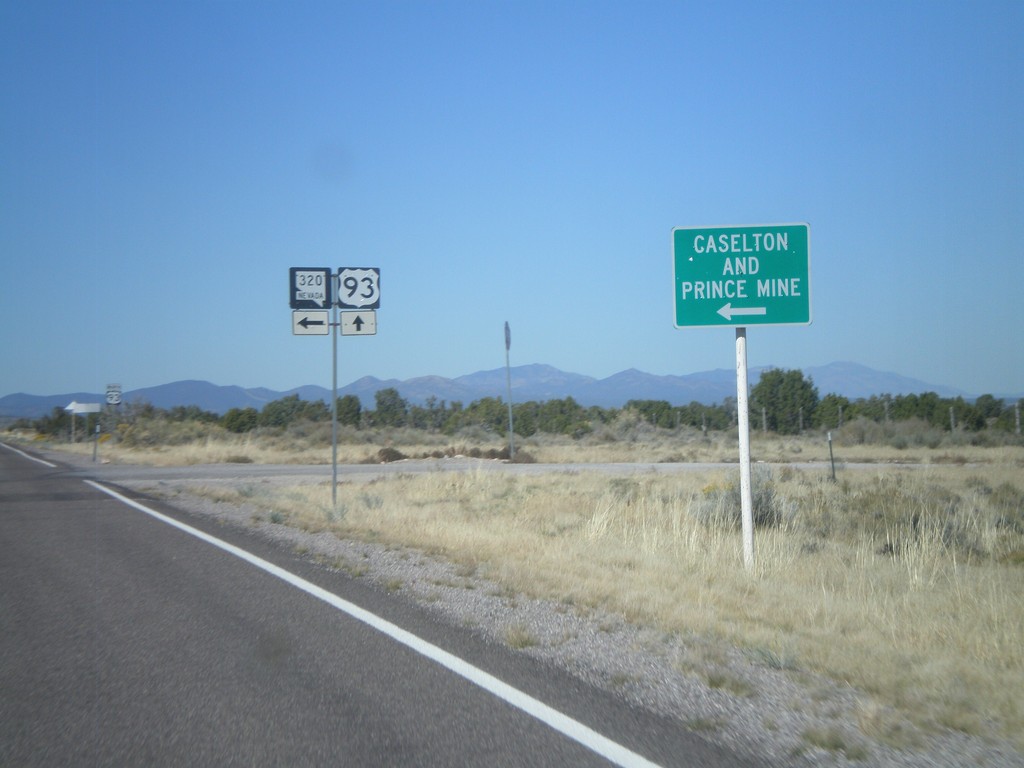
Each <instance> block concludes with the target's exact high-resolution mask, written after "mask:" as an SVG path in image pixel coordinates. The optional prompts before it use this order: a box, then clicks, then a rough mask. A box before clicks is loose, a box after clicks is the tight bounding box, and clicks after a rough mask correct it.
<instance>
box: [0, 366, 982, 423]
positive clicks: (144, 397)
mask: <svg viewBox="0 0 1024 768" xmlns="http://www.w3.org/2000/svg"><path fill="white" fill-rule="evenodd" d="M764 370H767V368H752V369H751V370H750V384H751V386H753V385H754V384H756V383H757V380H758V378H759V377H760V375H761V372H762V371H764ZM802 370H803V373H804V375H805V376H809V377H810V378H811V379H812V380H813V382H814V384H815V386H816V387H817V388H818V393H819V394H821V395H826V394H829V393H835V394H838V395H843V396H845V397H848V398H850V399H851V400H855V399H857V398H860V397H871V396H872V395H881V394H886V393H888V394H893V395H900V394H918V393H921V392H935V393H937V394H938V395H940V396H941V397H957V396H962V397H965V398H968V399H970V398H971V397H973V396H972V395H968V394H967V393H965V392H962V391H961V390H958V389H954V388H952V387H944V386H940V385H936V384H928V383H926V382H923V381H919V380H918V379H912V378H908V377H906V376H900V375H899V374H896V373H886V372H884V371H876V370H874V369H872V368H868V367H866V366H863V365H858V364H857V363H830V364H829V365H823V366H817V367H810V368H804V369H802ZM388 387H393V388H395V389H397V390H398V392H399V393H400V394H401V395H402V397H404V398H405V399H406V400H408V401H409V402H410V403H413V404H417V405H422V404H423V403H425V402H426V401H427V399H428V398H430V397H434V398H437V400H438V401H441V400H444V401H445V402H447V403H451V402H453V401H461V402H462V403H464V404H466V405H468V404H469V403H471V402H473V401H474V400H479V399H481V398H484V397H500V398H502V399H504V398H505V397H506V379H505V369H504V368H496V369H494V370H490V371H478V372H477V373H471V374H468V375H466V376H459V377H458V378H455V379H447V378H444V377H442V376H421V377H418V378H414V379H406V380H405V381H399V380H397V379H378V378H375V377H373V376H366V377H364V378H362V379H359V380H358V381H354V382H352V383H351V384H348V385H347V386H344V387H340V388H339V389H338V396H339V397H342V396H344V395H356V396H357V397H358V398H359V400H360V402H362V404H363V407H364V408H367V409H372V408H374V407H375V403H374V395H375V394H376V392H377V391H378V390H381V389H385V388H388ZM289 395H298V396H299V397H300V398H301V399H303V400H323V401H324V402H328V403H329V402H330V398H331V392H330V390H329V389H326V388H324V387H318V386H312V385H310V386H304V387H296V388H295V389H290V390H288V391H286V392H277V391H274V390H271V389H264V388H261V387H257V388H254V389H245V388H243V387H237V386H218V385H216V384H211V383H209V382H206V381H176V382H173V383H171V384H163V385H161V386H158V387H147V388H144V389H135V390H131V391H127V392H125V393H124V394H123V401H124V402H126V403H132V402H148V403H151V404H152V405H154V406H156V407H158V408H173V407H174V406H178V405H197V406H199V407H200V408H202V409H203V410H206V411H213V412H215V413H224V412H226V411H228V410H230V409H231V408H246V407H250V406H251V407H253V408H256V409H257V410H259V409H260V408H262V407H263V406H264V405H266V404H267V403H269V402H271V401H272V400H278V399H280V398H282V397H287V396H289ZM735 396H736V372H735V371H733V370H731V369H719V370H714V371H704V372H701V373H691V374H688V375H686V376H657V375H654V374H650V373H644V372H643V371H638V370H636V369H632V368H631V369H629V370H627V371H621V372H619V373H616V374H614V375H612V376H609V377H608V378H606V379H595V378H593V377H591V376H584V375H582V374H579V373H567V372H565V371H560V370H558V369H557V368H553V367H552V366H550V365H539V364H535V365H521V366H517V367H514V368H512V400H513V402H525V401H528V400H535V401H544V400H554V399H560V398H564V397H572V398H573V399H575V400H576V401H577V402H578V403H580V404H581V405H584V406H590V405H598V406H601V407H603V408H616V407H621V406H622V405H624V404H625V403H626V402H627V401H628V400H668V401H669V402H670V403H672V404H673V405H687V404H689V403H691V402H694V401H696V402H699V403H706V404H709V405H710V404H716V403H721V402H722V401H723V400H724V399H725V398H727V397H735ZM73 400H74V401H77V402H82V403H85V402H91V403H102V402H105V400H106V396H105V394H98V393H89V392H70V393H67V394H62V395H28V394H22V393H18V394H14V395H7V396H6V397H0V418H3V419H17V418H39V417H40V416H44V415H46V414H48V413H50V412H51V411H52V410H53V409H54V408H56V407H61V408H62V407H64V406H66V405H68V404H69V403H70V402H71V401H73Z"/></svg>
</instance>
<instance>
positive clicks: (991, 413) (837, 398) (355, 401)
mask: <svg viewBox="0 0 1024 768" xmlns="http://www.w3.org/2000/svg"><path fill="white" fill-rule="evenodd" d="M749 402H750V425H751V429H752V430H759V429H763V430H765V431H770V432H774V433H777V434H783V435H789V434H798V433H800V432H802V431H806V430H811V429H817V430H821V429H837V428H840V427H842V426H843V425H844V424H846V423H850V422H852V421H854V420H857V419H865V420H868V421H873V422H876V423H888V422H898V421H907V420H911V419H917V420H919V421H922V422H924V423H926V424H928V425H930V426H932V427H936V428H940V429H943V430H946V431H954V430H961V431H972V432H976V431H980V430H983V429H989V428H991V429H997V430H1005V431H1017V432H1018V433H1019V403H1005V402H1003V401H1002V400H1000V399H999V398H996V397H994V396H993V395H982V396H981V397H979V398H978V399H977V400H975V401H974V402H973V403H971V402H967V401H966V400H964V398H962V397H956V398H943V397H940V396H939V395H937V394H936V393H934V392H924V393H922V394H913V395H888V394H882V395H873V396H871V397H869V398H859V399H856V400H850V399H849V398H846V397H843V396H842V395H837V394H827V395H825V396H824V397H819V395H818V390H817V388H816V387H815V386H814V382H813V381H812V380H811V379H810V378H809V377H805V376H804V375H803V373H802V372H801V371H799V370H783V369H769V370H767V371H765V372H763V373H762V374H761V377H760V379H759V381H758V383H757V384H756V385H755V386H754V387H753V388H752V389H751V391H750V400H749ZM374 406H375V407H374V408H373V409H372V410H369V409H364V408H363V406H362V403H361V402H360V400H359V398H358V397H356V396H355V395H345V396H343V397H340V398H338V401H337V412H338V423H339V424H341V425H344V426H348V427H353V428H356V429H364V428H389V427H408V428H412V429H423V430H429V431H434V432H443V433H446V434H454V433H456V432H458V431H459V430H461V429H464V428H466V427H479V428H482V429H484V430H485V431H488V432H493V433H495V434H499V435H502V436H504V435H506V433H507V429H508V406H507V404H506V403H505V402H504V401H503V400H502V398H501V397H484V398H481V399H479V400H474V401H473V402H471V403H469V404H468V405H464V404H463V403H462V402H461V401H452V402H446V401H444V400H438V399H437V398H436V397H429V398H427V400H426V401H425V402H424V403H423V404H422V405H418V404H413V403H410V402H409V401H408V400H406V399H405V398H403V397H402V396H401V394H400V393H399V392H398V390H397V389H395V388H393V387H389V388H385V389H381V390H378V391H377V393H376V394H375V395H374ZM624 411H628V412H633V413H635V414H636V415H637V416H638V417H639V418H640V419H642V420H643V421H644V422H646V423H648V424H650V425H652V426H655V427H660V428H663V429H677V428H679V427H693V428H697V429H702V430H705V431H707V430H725V429H729V428H731V427H733V426H735V425H736V421H737V411H736V400H735V398H726V399H725V400H724V401H723V402H722V403H719V404H717V405H705V404H703V403H698V402H691V403H690V404H689V405H682V406H679V405H672V404H671V403H669V402H668V401H667V400H642V399H637V400H630V401H629V402H627V403H626V404H625V406H624V407H623V408H603V407H599V406H589V407H585V406H582V405H580V404H579V403H577V402H576V400H574V399H573V398H572V397H565V398H561V399H555V400H546V401H543V402H536V401H528V402H523V403H514V404H513V406H512V414H513V425H514V430H515V433H516V434H517V435H518V436H520V437H529V436H531V435H534V434H537V433H539V432H543V433H548V434H560V435H569V436H571V437H575V438H580V437H583V436H585V435H587V434H589V433H590V432H592V431H593V430H594V429H595V428H596V427H598V426H600V425H602V424H610V423H611V422H613V421H615V419H616V418H618V416H619V415H620V414H621V413H622V412H624ZM111 418H115V419H117V420H121V421H124V420H127V421H134V420H137V419H154V418H159V419H164V420H167V421H171V422H187V421H191V422H205V423H217V424H220V425H221V426H222V427H223V428H224V429H226V430H228V431H230V432H235V433H245V432H251V431H253V430H256V429H260V428H271V429H272V428H283V427H288V426H289V425H291V424H293V423H296V422H302V421H306V422H321V421H330V420H331V410H330V407H329V405H328V404H327V403H325V402H324V401H322V400H301V399H300V398H299V396H298V395H288V396H287V397H283V398H280V399H278V400H274V401H271V402H269V403H267V404H266V405H264V406H263V407H262V408H261V409H257V408H255V407H252V406H249V407H245V408H232V409H230V410H229V411H227V412H226V413H224V414H223V415H218V414H216V413H213V412H210V411H204V410H202V409H201V408H199V407H198V406H194V405H189V406H175V407H173V408H170V409H160V408H156V407H154V406H152V405H150V404H147V403H133V404H129V405H127V406H124V407H123V409H122V410H121V411H117V412H113V413H111V412H110V411H108V412H107V413H103V414H90V415H89V417H88V419H86V424H85V430H84V434H90V433H91V431H92V430H94V429H95V425H96V424H97V423H99V422H102V421H103V420H104V419H107V420H108V421H109V420H110V419H111ZM70 419H71V416H70V414H68V413H67V412H66V411H64V410H63V409H62V408H54V410H53V412H52V414H50V415H48V416H44V417H42V418H40V419H37V420H35V421H29V420H24V419H22V420H21V421H19V422H16V423H15V424H14V425H13V426H14V427H21V428H34V429H35V430H36V431H37V432H39V433H40V434H45V435H62V434H68V433H69V432H70V429H71V427H70ZM104 431H109V430H108V429H104Z"/></svg>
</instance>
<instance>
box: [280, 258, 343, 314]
mask: <svg viewBox="0 0 1024 768" xmlns="http://www.w3.org/2000/svg"><path fill="white" fill-rule="evenodd" d="M332 284H333V280H332V279H331V270H330V268H329V267H292V268H291V269H289V270H288V302H289V304H290V305H291V308H292V309H329V308H330V307H331V304H332V303H333V299H334V292H333V291H332V290H331V286H332Z"/></svg>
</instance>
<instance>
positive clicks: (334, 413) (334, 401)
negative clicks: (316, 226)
mask: <svg viewBox="0 0 1024 768" xmlns="http://www.w3.org/2000/svg"><path fill="white" fill-rule="evenodd" d="M331 279H334V278H333V276H332V278H331ZM338 324H339V323H338V307H337V306H336V305H335V307H334V322H333V323H331V333H332V335H333V336H334V339H333V345H332V346H333V348H334V351H333V354H332V355H331V363H332V364H331V506H332V509H333V511H334V512H335V514H337V512H338Z"/></svg>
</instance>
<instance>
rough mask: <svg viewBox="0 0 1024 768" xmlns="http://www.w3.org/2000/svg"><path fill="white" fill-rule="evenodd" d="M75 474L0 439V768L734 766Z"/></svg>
mask: <svg viewBox="0 0 1024 768" xmlns="http://www.w3.org/2000/svg"><path fill="white" fill-rule="evenodd" d="M82 475H83V470H81V469H79V470H72V469H70V468H68V467H65V466H62V465H56V466H47V465H46V464H43V463H39V462H37V461H33V460H31V459H30V458H28V457H27V456H26V455H23V454H19V453H18V452H15V451H12V450H6V449H4V448H0V586H2V591H0V689H2V696H0V765H12V766H13V765H18V766H32V765H47V766H52V765H87V766H89V765H360V766H365V765H430V766H434V765H460V766H465V765H488V766H493V765H507V766H518V765H523V766H527V765H528V766H541V765H579V766H587V765H608V764H611V763H612V762H617V763H618V764H621V765H645V764H649V762H650V763H654V764H660V765H683V766H735V765H749V764H750V763H748V762H745V761H743V760H742V759H740V758H739V757H738V756H737V755H734V754H731V753H729V752H727V751H725V750H723V749H721V748H719V747H716V746H713V745H710V744H708V743H707V742H705V741H704V740H702V739H701V738H700V737H699V736H697V735H694V734H691V733H689V732H687V731H685V730H684V729H682V728H681V727H680V725H679V724H678V723H677V722H674V721H672V720H670V719H667V718H661V717H658V716H655V715H652V714H650V713H648V712H646V711H641V710H637V709H634V708H631V707H629V706H628V705H626V704H624V703H623V702H622V701H620V700H618V699H617V698H615V697H614V696H612V695H610V694H608V693H606V692H603V691H600V690H597V689H593V688H590V687H589V686H586V685H584V684H582V683H580V682H579V681H577V680H575V679H573V678H571V677H569V676H568V675H565V674H563V673H561V672H559V671H558V670H555V669H552V668H549V667H546V666H544V665H543V664H540V663H538V662H536V661H533V660H531V659H528V658H526V657H524V656H522V655H518V654H515V653H514V652H512V651H509V650H508V649H506V648H503V647H496V646H494V645H492V644H488V643H486V642H484V641H482V640H480V639H479V638H477V637H476V636H474V635H473V634H472V633H470V632H468V631H466V630H464V629H462V628H459V627H452V626H449V625H446V624H444V623H441V622H439V621H438V620H437V619H435V618H434V617H432V616H430V615H428V614H426V613H425V612H423V611H421V610H419V609H418V608H417V607H416V606H415V605H413V604H410V603H406V602H404V601H402V600H401V599H400V598H398V597H395V596H392V595H389V594H387V593H384V592H382V591H379V590H376V589H374V588H373V587H372V586H371V585H366V584H362V583H360V582H359V581H357V580H352V579H350V578H348V577H346V576H345V575H343V574H340V573H337V572H334V571H330V570H327V569H320V568H317V567H315V566H314V565H311V564H309V563H306V562H304V561H303V560H301V559H300V558H299V557H297V556H296V555H294V554H293V553H291V552H288V551H284V550H280V549H276V548H275V547H274V545H273V544H271V543H269V542H266V541H263V540H261V539H258V538H256V537H252V536H250V535H249V534H247V533H246V532H244V531H240V530H234V529H228V528H221V527H218V526H217V525H216V523H213V522H210V521H208V520H203V519H198V518H192V517H190V516H189V515H187V514H185V513H183V512H180V511H178V510H175V509H174V508H172V507H170V506H168V505H166V504H163V503H161V502H154V501H151V500H142V502H141V503H142V505H143V506H144V508H143V507H139V506H132V505H130V504H126V503H124V501H122V500H119V499H117V498H115V497H113V496H111V495H109V494H107V493H104V492H103V491H102V490H100V489H99V488H97V487H96V486H94V485H93V484H90V483H88V482H86V479H85V478H83V476H82ZM103 482H105V483H107V482H109V478H107V479H103ZM121 492H122V493H124V494H125V495H126V496H132V494H131V493H130V492H127V491H121ZM146 510H150V511H152V512H153V513H156V514H155V515H154V514H150V512H147V511H146ZM175 523H177V524H178V526H179V527H175ZM183 527H188V528H189V530H184V529H183ZM192 529H195V530H198V531H200V532H205V534H204V535H206V536H207V540H203V539H201V538H197V536H196V535H195V534H194V533H192V532H191V531H192ZM212 537H216V539H217V541H219V542H224V543H225V544H224V546H221V545H219V544H217V543H216V542H212V543H211V541H212ZM232 548H235V549H232ZM227 550H231V551H227ZM243 556H244V557H245V558H246V559H243ZM261 564H262V565H261ZM344 605H351V606H353V610H354V611H355V612H356V615H355V616H354V615H353V613H352V611H347V610H345V609H343V607H344ZM339 606H342V607H339ZM363 611H365V612H366V613H365V615H364V616H363V617H362V618H359V617H358V616H359V615H360V613H359V612H363ZM366 617H372V619H367V618H366ZM368 621H369V622H370V623H367V622H368ZM388 628H394V629H395V630H396V632H391V630H390V629H388ZM424 649H426V650H424ZM431 649H434V650H431ZM434 651H436V653H435V652H434ZM425 654H426V655H425ZM431 654H433V655H434V658H430V655H431ZM439 660H440V661H439ZM495 691H497V694H496V693H495ZM531 713H532V714H531ZM602 754H603V755H605V756H606V757H602ZM609 757H610V758H611V762H610V761H609V759H607V758H609ZM648 761H649V762H648Z"/></svg>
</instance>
